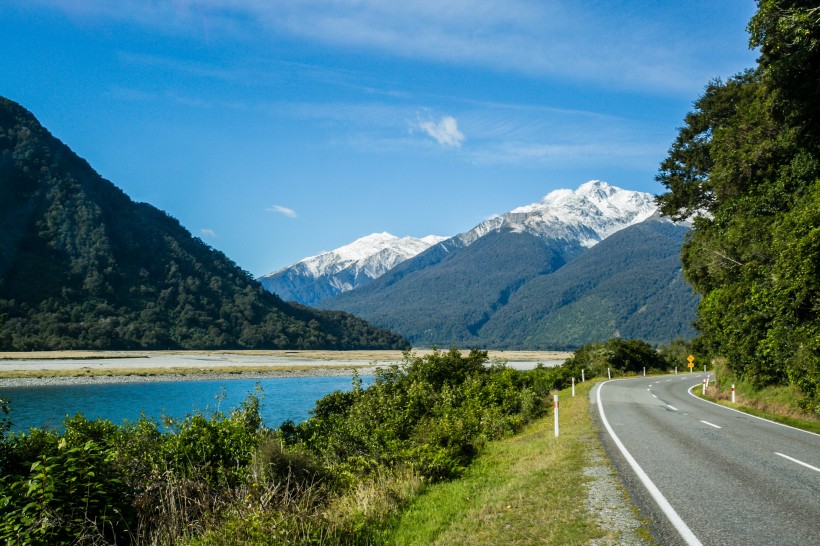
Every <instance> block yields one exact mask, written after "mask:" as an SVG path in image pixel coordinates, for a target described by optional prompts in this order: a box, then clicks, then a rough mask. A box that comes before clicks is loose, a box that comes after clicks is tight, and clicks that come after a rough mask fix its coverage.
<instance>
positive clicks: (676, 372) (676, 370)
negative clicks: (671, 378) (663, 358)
mask: <svg viewBox="0 0 820 546" xmlns="http://www.w3.org/2000/svg"><path fill="white" fill-rule="evenodd" d="M675 375H678V367H677V366H675Z"/></svg>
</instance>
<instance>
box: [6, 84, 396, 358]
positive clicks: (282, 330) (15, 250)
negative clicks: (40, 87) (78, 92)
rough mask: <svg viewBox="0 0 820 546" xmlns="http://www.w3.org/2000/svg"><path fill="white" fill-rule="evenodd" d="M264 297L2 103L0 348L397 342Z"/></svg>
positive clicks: (342, 318)
mask: <svg viewBox="0 0 820 546" xmlns="http://www.w3.org/2000/svg"><path fill="white" fill-rule="evenodd" d="M405 345H406V342H405V341H404V340H403V339H402V338H401V337H399V336H397V335H396V334H393V333H392V332H389V331H386V330H382V329H377V328H374V327H372V326H371V325H369V324H368V323H366V322H364V321H362V320H360V319H357V318H355V317H353V316H351V315H348V314H346V313H340V312H317V311H315V310H313V309H310V308H307V307H302V306H296V305H292V304H289V303H285V302H283V301H282V300H280V299H279V298H278V297H276V296H274V295H273V294H270V293H268V292H266V291H265V290H264V289H263V288H262V287H261V286H260V285H259V283H257V282H256V281H255V280H254V279H253V278H252V277H251V276H250V274H248V273H247V272H245V271H243V270H242V269H240V268H239V267H238V266H237V265H236V264H235V263H234V262H232V261H231V260H230V259H228V258H227V257H226V256H225V255H224V254H222V253H221V252H218V251H216V250H214V249H213V248H211V247H209V246H208V245H206V244H205V243H203V242H202V241H201V240H200V239H198V238H195V237H193V236H192V235H191V234H190V233H189V232H188V231H187V230H186V229H185V228H183V227H182V226H181V225H180V223H179V222H178V221H177V220H175V219H174V218H172V217H170V216H169V215H167V214H166V213H164V212H162V211H160V210H158V209H156V208H154V207H152V206H151V205H147V204H145V203H135V202H133V201H132V200H131V199H130V198H129V197H128V196H127V195H125V193H123V192H122V191H121V190H120V189H118V188H117V187H115V186H114V185H113V184H112V183H110V182H109V181H107V180H104V179H103V178H101V177H100V176H99V175H98V174H97V173H96V172H95V171H94V170H93V169H92V168H91V167H90V166H89V165H88V163H86V162H85V161H84V160H83V159H81V158H80V157H78V156H77V155H76V154H74V153H73V152H72V151H71V150H70V149H69V148H68V147H67V146H65V145H64V144H63V143H62V142H60V141H59V140H57V139H56V138H54V137H53V136H52V135H51V134H50V133H49V132H48V131H47V130H46V129H44V128H43V127H42V126H41V125H40V124H39V123H38V122H37V120H36V119H35V118H34V116H33V115H32V114H31V113H29V112H28V111H27V110H25V109H24V108H22V107H21V106H20V105H18V104H16V103H14V102H12V101H9V100H7V99H3V98H0V348H2V349H5V350H30V349H68V348H100V349H101V348H106V349H112V348H117V349H128V348H146V349H160V348H162V349H166V348H334V349H352V348H399V347H403V346H405Z"/></svg>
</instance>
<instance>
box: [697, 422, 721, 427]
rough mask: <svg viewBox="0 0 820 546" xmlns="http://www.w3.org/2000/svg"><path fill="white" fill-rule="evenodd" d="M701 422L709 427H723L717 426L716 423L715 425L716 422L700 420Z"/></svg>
mask: <svg viewBox="0 0 820 546" xmlns="http://www.w3.org/2000/svg"><path fill="white" fill-rule="evenodd" d="M701 423H703V424H705V425H709V426H710V427H715V428H723V427H719V426H717V425H716V424H714V423H710V422H709V421H701Z"/></svg>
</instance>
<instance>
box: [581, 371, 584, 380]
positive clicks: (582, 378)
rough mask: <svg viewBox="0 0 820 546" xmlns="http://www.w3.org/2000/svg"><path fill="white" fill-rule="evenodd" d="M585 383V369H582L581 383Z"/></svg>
mask: <svg viewBox="0 0 820 546" xmlns="http://www.w3.org/2000/svg"><path fill="white" fill-rule="evenodd" d="M583 382H584V369H583V368H581V383H583Z"/></svg>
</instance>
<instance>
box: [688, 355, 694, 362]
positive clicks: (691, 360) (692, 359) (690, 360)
mask: <svg viewBox="0 0 820 546" xmlns="http://www.w3.org/2000/svg"><path fill="white" fill-rule="evenodd" d="M686 360H688V361H689V363H690V364H691V363H692V362H694V361H695V357H694V356H692V355H689V356H687V357H686Z"/></svg>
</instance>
